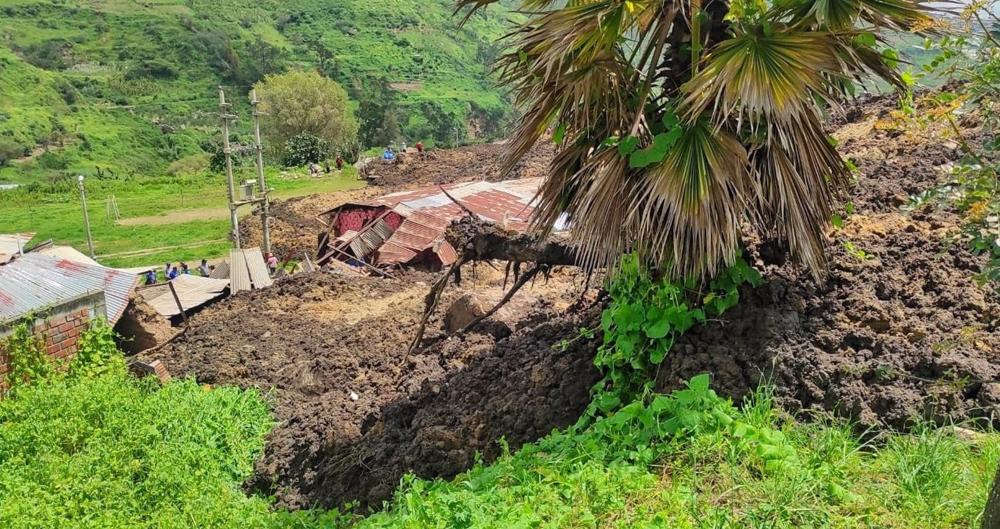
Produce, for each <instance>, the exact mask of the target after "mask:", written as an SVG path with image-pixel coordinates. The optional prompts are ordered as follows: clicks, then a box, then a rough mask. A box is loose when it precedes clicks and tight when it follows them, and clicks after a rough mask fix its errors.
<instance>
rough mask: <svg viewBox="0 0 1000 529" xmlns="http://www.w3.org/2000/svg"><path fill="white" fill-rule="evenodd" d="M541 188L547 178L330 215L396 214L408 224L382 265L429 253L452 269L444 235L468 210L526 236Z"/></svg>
mask: <svg viewBox="0 0 1000 529" xmlns="http://www.w3.org/2000/svg"><path fill="white" fill-rule="evenodd" d="M541 183H542V179H541V178H525V179H520V180H507V181H503V182H486V181H478V182H461V183H456V184H446V185H442V186H428V187H423V188H420V189H415V190H411V191H401V192H398V193H391V194H389V195H384V196H381V197H378V198H376V199H374V200H372V201H370V202H368V203H362V204H358V203H353V204H345V205H344V206H341V207H338V208H334V209H333V210H330V212H335V211H339V210H340V208H342V207H347V206H350V205H354V206H359V207H379V206H384V207H389V208H392V211H394V212H396V213H398V214H399V215H400V216H402V217H403V218H404V220H403V223H402V224H401V225H400V226H399V228H397V229H396V231H395V233H393V234H392V236H391V237H389V238H388V240H386V242H385V244H383V245H382V246H381V248H379V253H378V261H377V262H378V264H400V263H406V262H408V261H410V260H411V259H413V258H414V257H416V256H417V255H418V254H419V253H421V252H423V251H426V250H431V251H433V252H434V253H436V254H437V255H438V257H439V258H440V259H441V261H442V262H443V263H445V264H448V263H449V262H452V261H454V260H455V258H456V256H455V250H454V248H451V247H450V246H448V248H444V247H443V246H442V245H447V243H446V242H445V241H444V232H445V230H446V229H447V228H448V225H449V224H451V222H452V221H453V220H456V219H459V218H461V217H462V216H463V215H465V214H466V209H468V210H469V211H472V212H473V213H475V214H476V215H477V216H479V217H480V218H482V219H484V220H488V221H491V222H494V223H496V224H498V225H500V226H503V227H504V228H507V229H511V230H515V231H524V230H526V229H527V228H528V223H529V221H530V218H531V215H532V214H533V213H534V207H533V203H534V199H535V195H536V193H537V191H538V187H539V186H540V185H541ZM442 189H443V190H444V191H447V195H446V194H445V193H444V192H443V191H442ZM448 195H450V197H449V196H448ZM456 202H457V203H456ZM328 213H329V212H328Z"/></svg>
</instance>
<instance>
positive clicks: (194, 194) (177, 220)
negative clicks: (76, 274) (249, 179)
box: [0, 169, 363, 267]
mask: <svg viewBox="0 0 1000 529" xmlns="http://www.w3.org/2000/svg"><path fill="white" fill-rule="evenodd" d="M268 184H269V185H270V186H271V188H272V189H274V193H273V196H274V197H276V198H288V197H292V196H300V195H307V194H312V193H329V192H334V191H342V190H346V189H352V188H357V187H360V186H362V185H363V182H361V181H360V180H358V179H357V178H356V175H355V173H354V171H353V169H349V170H345V172H344V173H343V174H341V175H338V176H331V177H324V178H308V177H305V176H301V177H300V178H297V179H293V178H288V177H281V176H278V174H277V173H275V174H272V175H271V176H270V178H269V179H268ZM65 187H66V189H64V190H61V191H58V192H51V191H50V192H45V193H38V194H35V193H30V192H26V191H20V190H18V191H0V226H3V232H36V233H37V235H36V238H35V241H44V240H46V239H52V240H53V241H55V242H56V243H58V244H69V245H71V246H73V247H75V248H77V249H78V250H80V251H83V252H84V253H86V252H87V242H86V233H85V231H84V225H83V214H82V208H81V205H80V196H79V193H78V192H77V191H76V189H75V187H73V186H72V185H67V186H65ZM112 195H113V196H114V197H115V198H116V199H117V201H118V209H119V211H120V213H121V215H122V220H123V221H124V222H123V223H116V222H114V221H113V220H112V219H110V218H108V216H107V199H108V197H109V196H112ZM87 202H88V208H87V209H88V212H89V214H90V219H91V229H92V232H93V237H94V250H95V252H96V253H97V256H98V261H100V262H101V263H103V264H105V265H108V266H122V267H129V266H145V265H156V264H160V263H163V262H166V261H188V262H196V261H197V260H200V259H202V258H213V257H219V256H222V255H224V254H225V253H226V252H227V251H228V249H229V248H230V246H231V244H230V242H229V240H228V234H229V230H230V227H229V214H228V209H226V208H227V206H226V204H227V200H226V184H225V180H224V179H223V178H222V177H221V176H219V175H212V174H207V175H198V176H186V177H177V178H161V179H152V178H145V179H142V180H140V181H100V180H94V179H92V180H88V181H87ZM249 211H250V207H249V206H245V207H243V208H242V209H241V212H242V215H246V214H248V213H249ZM129 219H135V220H138V221H139V222H130V221H129ZM187 219H192V220H187ZM158 248H163V250H156V249H158Z"/></svg>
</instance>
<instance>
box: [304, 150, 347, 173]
mask: <svg viewBox="0 0 1000 529" xmlns="http://www.w3.org/2000/svg"><path fill="white" fill-rule="evenodd" d="M333 165H334V166H335V167H336V168H337V170H338V171H341V170H343V169H344V157H343V156H341V155H339V154H338V155H337V158H336V159H335V160H334V161H333ZM321 170H322V171H323V172H325V173H326V174H330V162H324V163H323V168H322V169H321V168H320V166H319V164H318V163H315V162H314V163H311V164H309V175H310V176H319V173H320V171H321Z"/></svg>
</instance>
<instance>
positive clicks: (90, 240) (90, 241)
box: [77, 175, 96, 259]
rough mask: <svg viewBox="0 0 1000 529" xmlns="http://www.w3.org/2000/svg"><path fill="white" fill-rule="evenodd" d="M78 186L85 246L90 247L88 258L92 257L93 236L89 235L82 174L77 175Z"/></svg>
mask: <svg viewBox="0 0 1000 529" xmlns="http://www.w3.org/2000/svg"><path fill="white" fill-rule="evenodd" d="M77 184H78V185H79V187H80V202H81V203H82V204H83V223H84V225H86V227H87V247H88V248H90V258H91V259H94V258H95V257H96V256H95V255H94V238H93V237H92V236H91V235H90V213H88V212H87V190H86V189H85V188H84V187H83V175H79V176H77Z"/></svg>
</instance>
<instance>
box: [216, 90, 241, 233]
mask: <svg viewBox="0 0 1000 529" xmlns="http://www.w3.org/2000/svg"><path fill="white" fill-rule="evenodd" d="M228 110H229V105H228V104H227V103H226V93H225V92H224V91H223V90H222V87H221V86H220V87H219V119H220V120H221V121H222V153H223V154H224V155H225V157H226V185H227V186H228V187H229V220H230V222H231V223H232V225H233V245H235V247H236V248H239V247H240V218H239V216H238V215H237V214H236V207H237V206H236V186H235V184H234V183H233V160H232V158H231V153H232V149H230V147H229V120H230V118H232V116H231V115H230V114H229V112H228Z"/></svg>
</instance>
